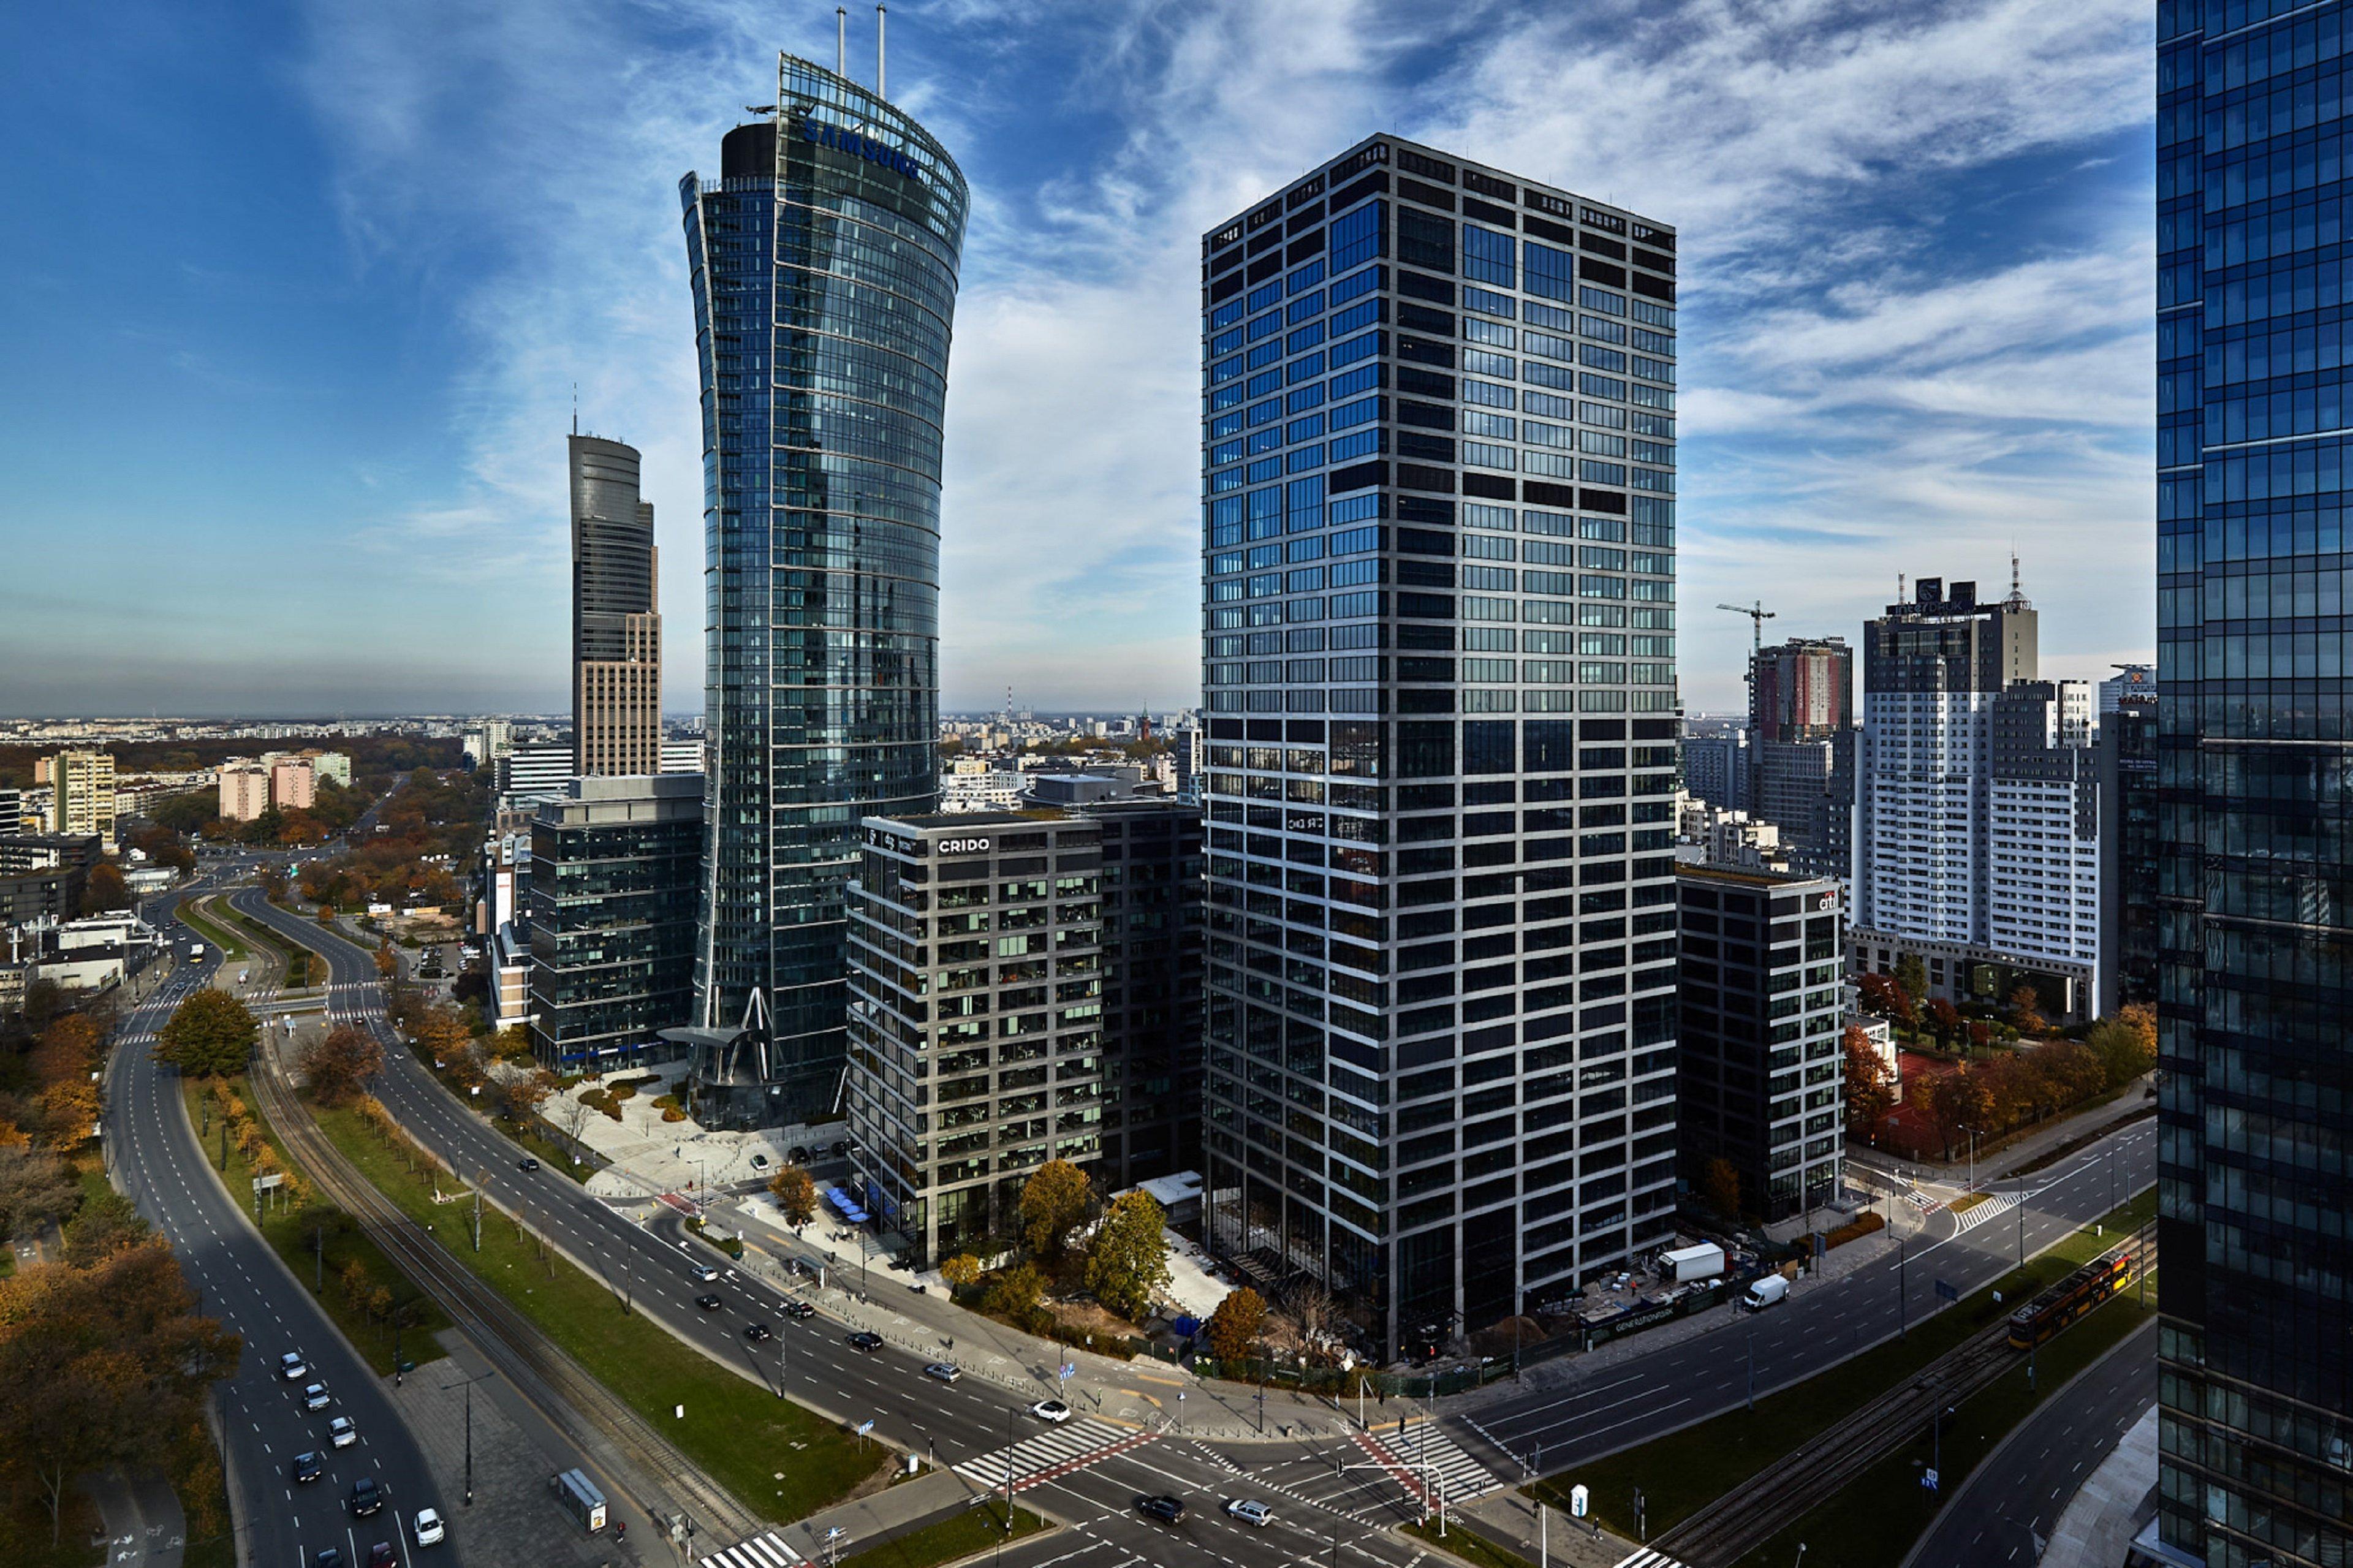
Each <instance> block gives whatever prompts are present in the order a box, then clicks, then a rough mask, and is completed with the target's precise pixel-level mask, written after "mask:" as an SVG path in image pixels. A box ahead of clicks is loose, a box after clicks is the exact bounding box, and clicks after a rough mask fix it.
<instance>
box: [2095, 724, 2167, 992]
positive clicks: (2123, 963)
mask: <svg viewBox="0 0 2353 1568" xmlns="http://www.w3.org/2000/svg"><path fill="white" fill-rule="evenodd" d="M2109 684H2110V683H2109V682H2106V681H2103V682H2101V686H2102V688H2103V693H2102V694H2103V696H2104V697H2105V688H2106V687H2107V686H2108V685H2109ZM2094 746H2095V747H2096V755H2097V756H2098V759H2099V762H2098V767H2099V788H2100V1011H2101V1012H2102V1013H2103V1014H2107V1013H2113V1012H2115V1011H2116V1009H2117V1008H2118V1007H2120V1006H2123V1005H2126V1004H2127V1003H2134V1002H2141V1003H2150V1004H2154V1003H2155V1002H2156V1001H2157V953H2158V911H2157V860H2158V854H2157V851H2158V837H2157V832H2158V822H2157V684H2156V681H2155V680H2154V679H2151V680H2150V681H2149V682H2148V683H2147V684H2146V685H2136V686H2134V687H2132V688H2130V689H2127V690H2126V691H2124V692H2122V693H2120V694H2119V695H2118V698H2117V701H2116V706H2115V707H2113V708H2108V709H2105V710H2103V711H2102V712H2101V715H2100V732H2099V737H2098V739H2097V741H2096V742H2094Z"/></svg>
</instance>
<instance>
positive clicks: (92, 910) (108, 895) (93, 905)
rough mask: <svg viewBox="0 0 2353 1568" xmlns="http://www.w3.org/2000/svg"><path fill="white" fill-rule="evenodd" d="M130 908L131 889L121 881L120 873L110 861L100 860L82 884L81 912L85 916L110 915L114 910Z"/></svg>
mask: <svg viewBox="0 0 2353 1568" xmlns="http://www.w3.org/2000/svg"><path fill="white" fill-rule="evenodd" d="M130 907H131V889H130V888H129V887H128V886H126V885H125V884H124V882H123V880H122V873H121V871H120V870H119V869H117V868H116V867H115V864H114V862H113V861H111V860H100V862H99V863H98V864H97V865H95V866H92V867H91V868H90V878H89V879H88V880H87V881H85V882H84V883H83V884H82V889H81V912H82V913H84V914H86V915H103V914H111V913H112V912H114V911H115V910H127V909H129V908H130Z"/></svg>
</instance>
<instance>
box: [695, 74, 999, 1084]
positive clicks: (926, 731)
mask: <svg viewBox="0 0 2353 1568" xmlns="http://www.w3.org/2000/svg"><path fill="white" fill-rule="evenodd" d="M679 195H680V199H681V205H683V207H684V209H685V222H686V247H687V262H688V267H689V270H690V273H691V283H692V287H693V293H694V321H695V347H696V353H697V359H698V362H699V363H700V366H701V370H702V453H703V457H702V465H703V468H702V483H703V531H704V540H705V567H704V611H703V616H704V626H705V634H706V635H705V639H704V657H705V659H706V661H707V671H706V676H705V686H706V691H705V698H704V701H705V705H706V706H705V712H706V716H707V718H706V721H707V724H708V726H709V731H710V736H711V749H710V759H709V763H708V784H707V786H706V794H705V814H706V828H705V832H706V835H707V839H706V846H705V856H704V868H703V875H704V888H703V895H702V912H701V917H700V921H699V928H698V931H697V941H698V950H697V953H696V962H695V979H694V1006H695V1022H696V1024H698V1025H699V1026H702V1028H703V1029H705V1030H712V1031H739V1030H740V1035H739V1036H738V1038H737V1045H738V1047H740V1048H737V1049H734V1050H732V1051H730V1052H728V1053H727V1054H726V1055H725V1056H724V1057H723V1058H720V1059H717V1060H714V1062H713V1063H712V1068H711V1070H710V1071H709V1072H707V1073H706V1074H704V1075H702V1081H701V1083H700V1085H699V1088H700V1089H701V1091H702V1093H703V1094H704V1096H705V1100H706V1104H708V1105H710V1106H711V1108H712V1110H716V1111H718V1112H719V1113H720V1114H721V1115H722V1116H723V1117H726V1116H728V1115H729V1114H730V1110H729V1109H728V1107H727V1102H728V1101H729V1100H731V1099H732V1100H733V1113H734V1114H739V1115H742V1116H745V1117H748V1116H750V1115H752V1114H754V1110H755V1105H754V1101H755V1100H756V1102H757V1103H756V1113H757V1114H759V1115H760V1116H762V1117H765V1118H767V1119H776V1118H779V1117H781V1118H783V1119H785V1120H794V1119H798V1118H801V1117H804V1116H807V1115H810V1114H813V1113H818V1112H822V1111H826V1110H829V1109H830V1108H831V1106H832V1104H833V1102H834V1100H835V1097H836V1090H837V1087H838V1082H839V1076H840V1069H841V1064H842V1057H843V1050H844V1037H843V1009H844V1007H845V1005H846V1003H847V991H846V986H845V979H844V958H843V951H844V939H845V931H846V926H845V923H844V919H845V917H844V913H843V884H844V883H845V882H846V881H847V879H848V878H849V873H850V870H851V868H852V867H853V866H854V865H855V862H856V857H857V841H856V836H857V828H858V823H859V819H860V818H861V817H863V816H869V815H877V814H879V815H886V816H906V815H912V814H921V813H923V812H928V811H930V810H931V809H932V808H933V805H934V798H935V794H936V776H937V772H936V766H935V763H934V741H935V738H936V730H937V723H938V714H939V677H938V669H939V658H938V645H939V511H940V445H941V419H942V415H943V410H944V405H945V401H946V394H947V363H948V337H949V331H950V327H951V324H952V320H953V316H954V313H955V289H956V264H957V256H958V252H959V249H960V247H961V246H962V244H963V240H964V227H965V213H966V210H967V197H966V193H965V182H964V176H963V174H961V173H959V172H958V170H957V168H956V166H955V160H953V159H952V158H950V157H949V156H948V154H947V151H946V149H944V148H943V147H942V146H941V145H940V144H939V142H936V141H934V139H933V138H932V136H931V135H930V134H929V133H928V132H925V131H924V130H923V127H922V126H920V125H918V124H916V123H915V121H913V120H912V119H910V118H908V117H907V116H906V115H905V114H903V113H902V112H901V111H900V110H897V109H894V108H892V106H891V105H890V104H888V103H886V102H884V101H883V100H881V98H880V97H878V96H877V95H876V94H875V93H873V92H871V91H869V90H868V89H865V88H863V87H860V86H859V85H858V84H857V83H855V82H852V81H849V80H847V79H844V78H842V77H840V76H839V75H837V74H835V73H834V72H832V71H828V70H824V69H820V68H818V67H817V66H814V65H811V64H809V63H808V62H807V61H806V60H801V59H797V58H793V57H792V56H789V55H786V56H782V57H780V58H779V62H778V82H777V96H776V111H775V116H774V118H773V120H769V121H760V122H756V123H753V124H749V125H739V126H737V127H736V128H735V129H734V130H733V131H731V132H728V133H727V135H726V137H725V139H724V140H723V142H722V143H721V147H720V178H719V179H718V180H716V181H704V180H701V179H699V178H698V177H697V176H695V175H694V174H688V175H687V176H686V177H685V179H683V180H682V181H681V183H680V186H679Z"/></svg>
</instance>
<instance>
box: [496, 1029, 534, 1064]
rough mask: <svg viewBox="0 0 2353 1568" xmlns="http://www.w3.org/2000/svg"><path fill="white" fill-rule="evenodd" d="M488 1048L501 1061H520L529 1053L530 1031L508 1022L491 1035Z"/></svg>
mask: <svg viewBox="0 0 2353 1568" xmlns="http://www.w3.org/2000/svg"><path fill="white" fill-rule="evenodd" d="M489 1050H490V1053H491V1055H492V1056H494V1057H496V1058H499V1059H500V1060H501V1061H506V1062H512V1061H522V1060H523V1059H524V1058H528V1057H529V1056H530V1055H531V1031H530V1030H529V1029H526V1028H524V1027H523V1026H522V1025H521V1024H510V1025H508V1026H506V1027H505V1028H503V1029H501V1030H500V1031H499V1032H498V1033H497V1034H495V1035H492V1036H491V1041H490V1046H489Z"/></svg>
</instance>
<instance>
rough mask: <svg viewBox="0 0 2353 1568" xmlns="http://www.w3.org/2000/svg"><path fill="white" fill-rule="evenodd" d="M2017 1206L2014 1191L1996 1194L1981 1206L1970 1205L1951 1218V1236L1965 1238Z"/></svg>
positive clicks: (2016, 1195) (2016, 1197)
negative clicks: (1990, 1220)
mask: <svg viewBox="0 0 2353 1568" xmlns="http://www.w3.org/2000/svg"><path fill="white" fill-rule="evenodd" d="M2017 1206H2018V1194H2017V1192H2016V1191H2014V1190H2013V1191H2010V1192H2007V1193H1996V1194H1994V1195H1993V1196H1991V1197H1989V1198H1988V1199H1986V1201H1985V1202H1983V1203H1981V1204H1971V1205H1969V1206H1968V1208H1965V1209H1963V1210H1961V1211H1960V1212H1959V1213H1958V1214H1956V1215H1954V1216H1953V1234H1954V1235H1955V1236H1967V1235H1968V1233H1969V1232H1971V1231H1973V1230H1975V1229H1977V1227H1978V1226H1981V1225H1983V1224H1985V1223H1986V1222H1987V1221H1988V1220H1989V1219H1995V1218H1999V1217H2000V1215H2006V1214H2008V1213H2009V1212H2010V1210H2012V1209H2014V1208H2016V1207H2017Z"/></svg>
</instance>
